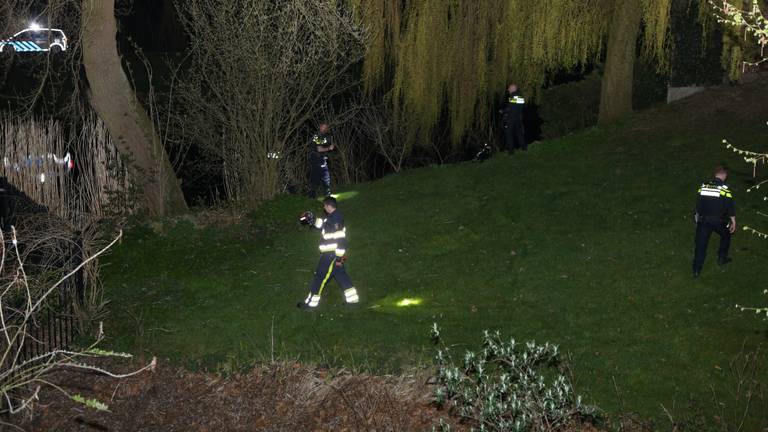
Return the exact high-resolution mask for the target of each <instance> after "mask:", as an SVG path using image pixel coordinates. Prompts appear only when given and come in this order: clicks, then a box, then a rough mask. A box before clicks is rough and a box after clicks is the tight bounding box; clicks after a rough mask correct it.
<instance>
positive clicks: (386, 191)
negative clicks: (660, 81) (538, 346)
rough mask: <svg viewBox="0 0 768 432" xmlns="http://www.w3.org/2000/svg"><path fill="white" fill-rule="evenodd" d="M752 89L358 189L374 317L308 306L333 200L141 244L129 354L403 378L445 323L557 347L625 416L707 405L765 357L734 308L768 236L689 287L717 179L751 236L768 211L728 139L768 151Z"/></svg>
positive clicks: (359, 276) (131, 294)
mask: <svg viewBox="0 0 768 432" xmlns="http://www.w3.org/2000/svg"><path fill="white" fill-rule="evenodd" d="M725 91H726V90H723V91H722V92H725ZM732 91H736V90H732ZM738 91H742V92H744V90H743V89H741V90H738ZM753 91H755V92H757V93H756V95H754V96H750V94H749V93H744V94H740V95H739V96H738V98H736V99H735V100H736V101H737V102H738V103H733V104H731V105H724V106H720V107H716V108H712V107H711V106H709V109H708V110H704V109H701V108H698V106H699V105H691V104H685V103H683V104H677V105H673V106H668V107H663V108H660V109H657V110H654V111H650V112H646V113H642V114H640V115H636V116H634V117H632V118H631V119H629V120H627V121H626V122H624V123H623V124H621V125H619V126H616V127H613V128H609V129H604V130H598V129H592V130H587V131H584V132H582V133H579V134H575V135H570V136H568V137H564V138H562V139H559V140H555V141H547V142H543V143H538V144H535V145H533V146H532V147H531V150H530V151H529V152H527V153H517V154H515V155H514V156H512V157H510V156H507V155H496V156H495V157H494V158H492V159H491V160H490V161H488V162H485V163H483V164H477V163H470V162H468V163H461V164H457V165H452V166H434V167H428V168H423V169H417V170H412V171H407V172H404V173H401V174H398V175H392V176H388V177H386V178H384V179H382V180H379V181H376V182H372V183H367V184H361V185H356V186H355V187H353V188H350V189H349V190H347V191H345V192H346V196H345V198H346V199H345V200H344V201H342V202H341V204H340V208H341V211H342V212H343V213H344V215H345V217H346V220H347V227H348V233H349V242H350V248H349V249H350V251H349V257H350V260H349V262H348V270H349V273H350V275H351V276H352V279H353V281H354V282H355V285H356V286H357V288H358V290H359V292H360V295H361V298H362V307H361V308H359V309H356V310H346V309H344V308H343V307H342V306H341V305H340V303H341V301H342V298H343V295H342V293H341V290H340V289H339V288H338V287H337V286H336V285H335V284H332V285H331V286H330V287H329V288H328V289H327V290H326V294H325V296H324V298H323V301H322V303H321V307H320V309H319V310H318V311H316V312H314V313H306V312H301V311H299V310H297V308H296V307H295V303H296V302H297V301H299V300H302V299H303V298H304V297H305V296H306V294H307V289H308V284H309V281H310V278H311V276H312V273H311V272H312V270H313V268H314V266H315V264H316V260H317V252H316V246H317V243H318V241H319V235H318V234H317V233H316V232H310V231H308V230H307V229H306V228H305V227H301V226H299V225H298V223H297V221H296V219H297V216H298V214H299V212H300V211H301V210H304V209H308V208H311V209H313V210H315V211H319V210H320V205H319V203H317V202H315V201H311V200H307V199H303V198H300V197H281V198H279V199H277V200H275V201H274V202H273V203H270V204H267V205H265V206H263V207H262V208H261V209H260V210H259V211H258V212H257V213H256V214H253V215H251V216H250V217H249V218H247V219H246V220H245V221H244V222H242V223H241V224H239V225H236V226H220V227H207V228H204V229H198V228H195V227H194V226H193V225H192V224H191V223H188V222H180V223H177V224H176V225H174V226H173V227H171V228H169V229H168V230H167V231H166V232H165V233H163V234H157V233H155V232H153V231H151V230H149V229H147V228H136V229H133V230H131V231H130V232H129V233H128V234H127V235H126V240H125V241H124V242H123V244H122V245H121V246H120V247H119V248H117V249H116V250H115V251H114V252H113V253H112V254H111V256H110V257H109V258H108V261H109V262H108V267H107V268H106V269H105V271H104V274H105V287H106V290H107V294H108V296H109V298H110V299H111V300H112V315H111V320H110V323H109V326H108V333H109V334H111V335H113V337H114V338H113V339H112V340H111V346H112V347H113V348H115V349H118V350H127V351H133V352H136V351H146V352H149V353H152V354H155V355H158V356H162V357H168V358H171V359H173V360H175V361H178V362H181V363H184V364H188V365H191V366H194V367H206V368H215V367H216V366H217V365H220V364H221V363H222V362H224V363H226V364H229V363H231V361H232V359H233V358H237V359H243V361H250V360H253V359H257V360H259V359H270V358H272V357H273V356H278V357H281V358H293V359H296V358H297V359H299V360H302V361H311V362H318V363H321V364H327V365H343V366H347V367H353V368H366V369H373V370H378V371H397V370H399V369H400V368H402V367H406V366H411V365H415V364H421V363H426V362H429V361H430V357H431V355H432V353H433V347H432V346H431V345H430V342H429V338H428V334H429V328H430V325H431V323H432V322H438V323H439V324H440V326H441V327H442V328H443V332H444V335H445V336H446V338H447V339H449V340H451V341H456V342H458V343H459V348H460V347H461V346H475V345H476V342H477V341H478V340H479V338H480V335H481V331H482V330H483V329H498V330H500V331H502V333H503V334H505V335H511V336H514V337H515V338H516V339H518V340H521V341H524V340H528V339H535V340H537V341H540V342H543V341H550V342H553V343H556V344H559V345H560V346H561V348H562V349H563V350H564V351H565V352H569V353H571V356H572V359H571V360H572V363H573V369H574V371H575V374H576V379H577V384H578V390H579V392H581V393H582V394H584V395H585V398H586V401H588V402H594V403H597V404H598V405H600V406H601V407H603V408H604V409H607V410H608V411H616V410H622V409H631V410H636V411H638V412H640V413H641V414H643V415H646V416H656V415H660V414H661V409H660V405H659V404H661V403H663V404H665V405H671V404H672V401H677V403H678V405H679V404H680V403H683V402H686V401H688V399H689V398H694V399H699V400H707V398H708V395H709V386H710V385H715V386H723V385H726V381H727V376H726V375H727V374H726V372H725V370H726V369H727V367H726V366H727V364H728V362H729V361H730V360H731V359H732V358H733V356H735V355H736V354H737V353H738V352H739V351H740V350H741V349H742V346H744V347H745V349H747V350H749V349H754V348H756V347H758V346H760V345H762V344H764V343H765V342H766V325H765V323H764V322H762V321H759V320H756V319H754V317H753V316H750V315H745V314H742V313H740V312H738V311H737V310H736V309H735V308H734V305H735V304H737V303H738V304H763V303H765V299H764V298H763V296H762V295H761V294H760V291H761V290H762V289H764V288H765V286H764V279H760V276H759V274H758V271H759V270H760V269H763V268H764V267H765V263H766V258H768V247H766V246H767V244H766V243H765V242H764V241H760V240H758V239H756V238H754V237H751V236H748V235H746V234H744V233H741V232H739V233H738V234H737V235H736V236H735V238H734V241H733V245H732V256H733V258H734V261H733V263H731V264H729V265H728V266H727V267H725V268H718V267H717V266H716V265H715V263H714V261H715V260H714V249H715V248H716V244H715V243H716V241H713V242H712V243H713V244H711V245H710V246H711V247H710V255H709V256H708V259H707V262H706V263H705V268H704V272H703V273H702V276H701V278H700V279H698V280H693V279H692V278H691V259H692V253H693V234H694V226H693V223H692V221H691V210H692V208H693V205H694V198H695V197H694V194H695V190H696V187H697V185H698V182H700V181H701V180H703V179H705V178H707V177H708V176H709V174H710V170H711V169H712V167H713V166H714V165H716V164H718V163H720V162H722V161H725V162H728V163H729V164H730V166H731V167H732V169H733V170H732V174H731V176H732V178H731V181H730V182H729V183H731V185H732V188H733V189H734V190H735V199H736V202H737V206H738V212H739V222H740V224H743V223H745V222H746V221H747V220H749V219H751V218H753V217H756V216H754V213H755V210H756V209H757V208H758V206H759V205H761V204H762V203H759V202H757V200H756V199H754V200H752V201H750V200H749V199H748V198H749V197H747V196H746V194H745V193H744V190H745V189H746V187H747V185H748V184H749V183H750V181H751V180H750V175H751V167H747V166H744V165H742V163H741V162H739V160H738V159H737V158H736V157H735V156H734V155H731V154H728V153H726V152H725V151H724V149H723V148H722V145H721V144H720V141H721V139H722V138H725V137H727V138H728V139H729V140H731V141H732V142H736V143H756V142H757V143H764V142H765V135H766V130H765V125H764V122H763V121H764V119H762V118H761V117H760V115H759V114H761V113H760V110H759V109H752V110H747V111H746V112H745V111H744V106H745V104H746V101H748V99H749V98H750V97H754V98H758V100H765V99H764V97H765V90H764V89H763V88H762V87H761V88H760V89H759V91H762V93H759V92H758V90H754V89H753ZM707 98H712V99H717V100H722V99H723V95H722V94H718V93H715V94H714V95H712V94H708V95H702V96H700V103H701V101H706V100H709V99H707ZM742 102H744V103H742ZM760 103H761V102H759V101H758V102H755V104H756V105H755V106H757V107H759V106H761V105H760ZM735 125H740V126H741V127H739V128H736V127H734V126H735ZM404 299H418V300H419V303H418V304H408V305H403V304H402V302H403V300H404ZM617 389H618V393H619V394H620V396H619V395H617Z"/></svg>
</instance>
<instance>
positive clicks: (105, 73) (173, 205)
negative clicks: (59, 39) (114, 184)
mask: <svg viewBox="0 0 768 432" xmlns="http://www.w3.org/2000/svg"><path fill="white" fill-rule="evenodd" d="M83 24H84V32H83V65H84V66H85V70H86V73H87V76H88V83H89V86H90V92H89V98H90V100H91V105H93V108H94V109H95V110H96V112H97V113H98V115H99V117H101V119H102V121H104V124H105V125H106V126H107V129H108V130H109V132H110V134H111V135H112V138H113V140H114V142H115V145H116V146H117V149H118V151H120V153H121V154H122V155H123V156H126V157H128V158H129V160H130V162H131V164H132V165H133V167H132V168H131V169H132V174H133V178H134V180H136V181H140V182H141V183H140V184H139V185H138V186H139V187H140V188H141V190H142V192H143V193H142V195H143V198H144V200H145V203H143V204H145V206H146V208H147V210H149V213H150V214H151V215H153V216H164V215H167V214H172V213H176V212H179V211H183V210H185V209H186V208H187V205H186V202H185V201H184V195H183V194H182V192H181V185H180V183H179V180H178V179H177V178H176V175H175V173H174V172H173V168H172V167H171V163H170V161H169V160H168V155H167V154H166V153H165V150H164V149H163V145H162V143H161V142H160V139H159V138H158V136H157V134H156V133H155V131H154V129H153V127H152V122H151V121H150V119H149V116H148V115H147V113H146V112H145V111H144V109H143V108H142V106H141V105H140V104H139V101H138V100H137V99H136V95H135V94H134V92H133V90H132V89H131V86H130V84H129V83H128V79H127V78H126V75H125V72H124V71H123V68H122V64H121V63H120V55H119V54H118V53H117V20H116V19H115V2H114V0H83Z"/></svg>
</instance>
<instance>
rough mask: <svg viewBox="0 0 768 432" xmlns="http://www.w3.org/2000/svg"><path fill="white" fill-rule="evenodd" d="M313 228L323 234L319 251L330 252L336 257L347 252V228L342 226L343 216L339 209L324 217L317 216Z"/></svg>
mask: <svg viewBox="0 0 768 432" xmlns="http://www.w3.org/2000/svg"><path fill="white" fill-rule="evenodd" d="M315 228H317V229H319V230H320V231H321V233H322V235H323V238H322V240H320V253H329V254H331V253H332V254H335V255H336V256H337V257H342V256H344V254H346V253H347V228H346V227H345V226H344V216H343V215H342V214H341V212H340V211H339V210H335V211H334V212H333V213H331V214H330V215H328V217H326V218H325V219H322V218H317V219H316V220H315Z"/></svg>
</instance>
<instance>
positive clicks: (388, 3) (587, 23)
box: [351, 0, 671, 145]
mask: <svg viewBox="0 0 768 432" xmlns="http://www.w3.org/2000/svg"><path fill="white" fill-rule="evenodd" d="M351 1H352V4H353V6H354V7H355V10H356V12H357V15H358V17H359V18H360V19H361V20H362V21H363V22H364V24H365V28H366V29H368V31H369V34H370V35H369V39H368V41H367V54H366V60H365V65H364V73H363V75H364V79H365V83H366V87H367V89H368V92H369V94H375V93H377V92H383V93H385V96H386V100H387V101H388V103H389V104H390V105H391V107H392V109H393V111H394V112H395V113H397V115H396V117H398V118H408V119H409V120H411V121H410V122H409V123H408V124H407V125H406V126H407V129H408V131H407V132H406V133H405V135H406V137H407V139H408V140H409V141H410V142H412V143H418V142H426V140H427V139H428V138H429V137H430V136H431V135H432V132H433V131H434V128H435V127H436V126H437V125H438V124H439V122H440V120H441V118H442V116H443V115H445V114H447V115H448V116H449V118H450V125H451V131H450V135H451V140H452V142H453V143H454V145H455V144H457V143H458V142H459V141H460V140H461V138H462V137H463V135H464V134H465V133H466V132H467V131H468V130H469V129H470V128H472V127H475V126H480V125H483V124H487V123H488V121H489V118H490V116H491V115H492V114H493V113H491V112H490V108H491V107H492V106H493V99H494V97H495V96H497V95H499V93H500V92H502V91H503V89H504V88H506V85H507V83H508V81H515V82H517V83H518V84H520V86H521V87H522V89H523V90H524V91H525V92H527V93H535V92H536V91H538V89H539V88H540V87H541V86H542V85H543V84H544V83H545V82H546V80H547V76H548V73H549V72H551V71H554V70H558V69H563V68H564V69H572V68H578V67H580V66H584V65H586V64H589V63H594V62H598V61H599V60H600V56H601V54H602V52H603V48H604V45H605V42H606V39H607V36H608V32H609V23H610V18H611V16H612V13H613V10H614V8H615V7H623V6H624V4H623V3H621V2H618V1H615V0H585V1H576V0H541V1H535V2H532V1H528V0H478V1H472V2H463V1H458V0H448V1H446V0H424V1H415V0H382V1H379V2H367V1H363V0H351ZM634 1H639V2H641V5H642V14H643V20H644V22H645V27H644V28H645V33H644V37H643V39H644V44H643V53H644V55H646V56H648V57H651V58H654V59H656V60H657V61H658V64H659V65H660V66H662V67H663V66H664V65H665V62H666V40H667V37H666V36H667V29H668V27H669V11H670V5H671V0H634ZM382 89H387V90H382ZM396 121H397V119H396ZM403 124H404V125H405V123H403Z"/></svg>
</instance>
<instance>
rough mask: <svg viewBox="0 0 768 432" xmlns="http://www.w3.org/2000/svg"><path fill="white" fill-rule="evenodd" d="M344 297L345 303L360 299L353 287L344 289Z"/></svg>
mask: <svg viewBox="0 0 768 432" xmlns="http://www.w3.org/2000/svg"><path fill="white" fill-rule="evenodd" d="M344 298H345V299H346V300H347V303H357V302H359V301H360V297H358V296H357V290H356V289H355V287H352V288H347V289H345V290H344Z"/></svg>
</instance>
